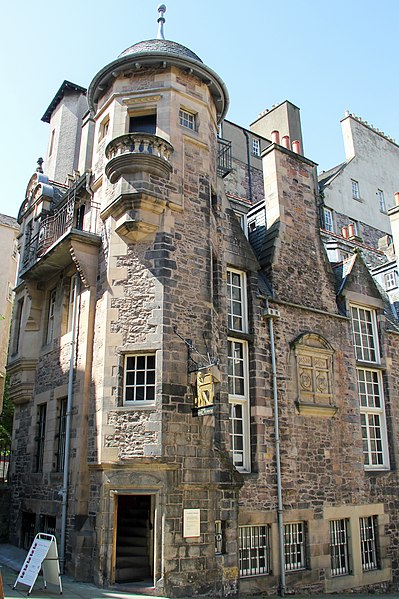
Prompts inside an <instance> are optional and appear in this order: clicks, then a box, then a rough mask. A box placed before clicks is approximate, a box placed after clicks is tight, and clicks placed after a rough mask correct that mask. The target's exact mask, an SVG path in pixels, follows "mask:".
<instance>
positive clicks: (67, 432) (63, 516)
mask: <svg viewBox="0 0 399 599" xmlns="http://www.w3.org/2000/svg"><path fill="white" fill-rule="evenodd" d="M79 287H80V279H79V274H78V273H76V274H75V286H74V290H73V293H74V299H73V311H72V341H71V351H70V354H69V377H68V398H67V409H66V422H65V455H64V477H63V483H62V489H61V490H60V491H59V495H61V497H62V504H61V546H60V565H61V574H64V573H65V545H66V542H65V541H66V524H67V510H68V474H69V453H70V446H71V418H72V399H73V377H74V361H75V347H76V340H77V335H78V318H77V316H78V303H79Z"/></svg>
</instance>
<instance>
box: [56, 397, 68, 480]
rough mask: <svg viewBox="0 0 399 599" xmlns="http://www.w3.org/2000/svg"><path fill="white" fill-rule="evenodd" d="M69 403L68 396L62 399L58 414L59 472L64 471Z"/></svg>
mask: <svg viewBox="0 0 399 599" xmlns="http://www.w3.org/2000/svg"><path fill="white" fill-rule="evenodd" d="M67 404H68V400H67V398H64V399H61V401H60V405H59V409H60V413H59V416H58V439H57V472H64V462H65V438H66V419H67Z"/></svg>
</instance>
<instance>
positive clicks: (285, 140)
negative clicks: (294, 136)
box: [281, 135, 291, 150]
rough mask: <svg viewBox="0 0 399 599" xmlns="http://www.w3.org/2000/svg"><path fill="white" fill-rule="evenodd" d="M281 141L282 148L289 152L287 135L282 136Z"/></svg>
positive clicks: (288, 137)
mask: <svg viewBox="0 0 399 599" xmlns="http://www.w3.org/2000/svg"><path fill="white" fill-rule="evenodd" d="M281 141H282V145H283V146H284V148H287V150H291V144H290V136H289V135H284V136H283V138H282V139H281Z"/></svg>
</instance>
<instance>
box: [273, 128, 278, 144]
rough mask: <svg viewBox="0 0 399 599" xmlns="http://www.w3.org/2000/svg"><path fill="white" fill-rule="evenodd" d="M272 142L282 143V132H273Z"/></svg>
mask: <svg viewBox="0 0 399 599" xmlns="http://www.w3.org/2000/svg"><path fill="white" fill-rule="evenodd" d="M272 142H273V143H274V144H279V143H280V132H279V131H272Z"/></svg>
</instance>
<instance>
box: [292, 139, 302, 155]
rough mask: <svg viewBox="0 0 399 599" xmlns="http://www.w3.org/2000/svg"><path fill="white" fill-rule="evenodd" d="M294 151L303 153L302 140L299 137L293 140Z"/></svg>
mask: <svg viewBox="0 0 399 599" xmlns="http://www.w3.org/2000/svg"><path fill="white" fill-rule="evenodd" d="M292 151H293V152H295V154H302V152H301V142H300V141H299V139H295V140H294V141H293V142H292Z"/></svg>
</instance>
